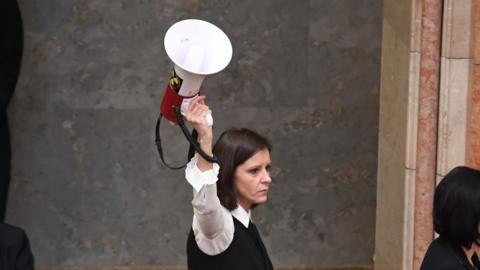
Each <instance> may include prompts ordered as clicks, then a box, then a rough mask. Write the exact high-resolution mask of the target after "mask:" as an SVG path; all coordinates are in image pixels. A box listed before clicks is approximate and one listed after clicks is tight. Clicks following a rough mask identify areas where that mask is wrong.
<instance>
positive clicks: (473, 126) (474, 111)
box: [467, 0, 480, 168]
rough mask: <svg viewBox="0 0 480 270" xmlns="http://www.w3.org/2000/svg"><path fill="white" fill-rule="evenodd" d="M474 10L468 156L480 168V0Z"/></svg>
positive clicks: (476, 2)
mask: <svg viewBox="0 0 480 270" xmlns="http://www.w3.org/2000/svg"><path fill="white" fill-rule="evenodd" d="M472 11H473V12H472V20H471V22H472V26H471V29H472V38H471V40H472V46H471V53H472V60H471V62H470V69H471V70H470V75H471V80H470V85H469V88H470V93H469V104H468V105H469V107H468V111H469V117H468V132H467V134H468V136H467V156H468V165H470V166H473V167H476V168H480V0H473V1H472Z"/></svg>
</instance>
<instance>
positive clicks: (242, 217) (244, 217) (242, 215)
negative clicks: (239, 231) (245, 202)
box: [230, 205, 251, 228]
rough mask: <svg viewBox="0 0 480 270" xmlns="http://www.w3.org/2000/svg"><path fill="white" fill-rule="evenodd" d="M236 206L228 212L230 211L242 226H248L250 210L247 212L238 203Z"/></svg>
mask: <svg viewBox="0 0 480 270" xmlns="http://www.w3.org/2000/svg"><path fill="white" fill-rule="evenodd" d="M237 206H238V207H237V208H235V209H233V210H232V211H230V213H232V216H234V217H235V218H236V219H237V220H238V221H240V222H241V223H242V224H243V226H245V228H248V224H249V223H250V215H251V211H250V210H248V212H247V211H245V209H243V207H241V206H240V205H237Z"/></svg>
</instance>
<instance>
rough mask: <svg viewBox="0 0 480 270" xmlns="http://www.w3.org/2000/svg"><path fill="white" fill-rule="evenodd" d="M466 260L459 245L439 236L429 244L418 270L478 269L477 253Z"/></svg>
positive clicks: (479, 268) (479, 264)
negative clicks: (470, 261) (469, 260)
mask: <svg viewBox="0 0 480 270" xmlns="http://www.w3.org/2000/svg"><path fill="white" fill-rule="evenodd" d="M472 261H473V264H474V265H471V264H470V263H469V262H468V259H467V255H466V254H465V252H464V251H463V249H462V248H461V247H458V246H455V245H453V244H451V243H450V242H448V241H447V240H446V239H444V238H442V237H439V238H437V239H435V240H433V242H432V243H431V244H430V246H429V247H428V250H427V253H426V254H425V257H424V259H423V262H422V266H420V270H480V262H479V261H478V257H477V255H474V256H473V258H472Z"/></svg>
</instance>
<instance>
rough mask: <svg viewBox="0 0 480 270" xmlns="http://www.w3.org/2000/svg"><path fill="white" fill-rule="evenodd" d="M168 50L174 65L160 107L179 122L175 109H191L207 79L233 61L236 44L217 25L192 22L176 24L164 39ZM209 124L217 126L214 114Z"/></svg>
mask: <svg viewBox="0 0 480 270" xmlns="http://www.w3.org/2000/svg"><path fill="white" fill-rule="evenodd" d="M164 46H165V51H166V52H167V55H168V57H169V58H170V59H171V60H172V62H173V63H174V68H173V72H172V76H171V77H170V80H169V83H168V86H167V89H166V90H165V94H164V97H163V100H162V103H161V105H160V112H161V114H162V115H163V117H165V118H166V119H167V120H169V121H170V122H172V123H177V116H176V112H175V107H179V108H180V112H181V113H185V112H186V110H187V109H188V105H189V104H190V101H191V100H192V99H193V98H195V97H196V96H197V95H198V93H199V91H200V86H201V85H202V82H203V80H204V78H205V77H206V76H207V75H211V74H214V73H217V72H219V71H221V70H222V69H224V68H225V67H226V66H227V65H228V63H230V60H231V59H232V44H231V43H230V40H229V39H228V37H227V35H226V34H225V33H224V32H223V31H222V30H221V29H220V28H218V27H217V26H215V25H213V24H211V23H209V22H206V21H202V20H196V19H188V20H183V21H180V22H177V23H175V24H174V25H172V26H171V27H170V28H169V29H168V31H167V33H166V34H165V39H164ZM206 122H207V123H208V124H209V125H212V124H213V119H212V117H211V115H209V116H207V119H206Z"/></svg>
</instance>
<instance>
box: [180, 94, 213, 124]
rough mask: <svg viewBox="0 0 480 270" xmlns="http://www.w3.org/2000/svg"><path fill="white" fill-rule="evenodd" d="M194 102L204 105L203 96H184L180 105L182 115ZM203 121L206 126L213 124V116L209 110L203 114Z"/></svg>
mask: <svg viewBox="0 0 480 270" xmlns="http://www.w3.org/2000/svg"><path fill="white" fill-rule="evenodd" d="M195 103H200V104H203V105H205V96H200V95H198V94H197V95H195V96H193V97H191V98H184V99H183V100H182V104H181V105H180V112H181V113H182V114H183V115H186V113H187V111H189V110H190V107H191V106H193V105H194V104H195ZM204 120H205V123H206V124H207V125H208V126H213V117H212V114H211V112H210V113H208V114H206V115H205V119H204Z"/></svg>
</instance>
